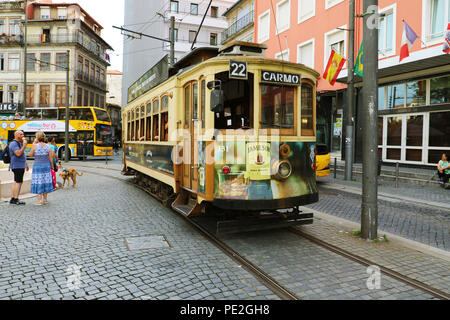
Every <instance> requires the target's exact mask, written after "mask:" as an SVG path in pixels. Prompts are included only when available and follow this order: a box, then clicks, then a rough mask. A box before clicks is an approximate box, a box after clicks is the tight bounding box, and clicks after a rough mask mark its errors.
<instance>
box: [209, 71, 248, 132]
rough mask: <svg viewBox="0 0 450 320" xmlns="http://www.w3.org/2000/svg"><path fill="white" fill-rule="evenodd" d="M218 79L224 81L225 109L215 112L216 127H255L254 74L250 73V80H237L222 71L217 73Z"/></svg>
mask: <svg viewBox="0 0 450 320" xmlns="http://www.w3.org/2000/svg"><path fill="white" fill-rule="evenodd" d="M216 80H220V81H221V82H222V90H223V92H224V111H223V112H220V113H215V116H214V127H215V128H216V129H251V128H253V94H254V93H253V74H252V73H249V74H248V80H236V79H229V77H228V72H222V73H218V74H216ZM202 99H203V98H202ZM202 117H203V112H202Z"/></svg>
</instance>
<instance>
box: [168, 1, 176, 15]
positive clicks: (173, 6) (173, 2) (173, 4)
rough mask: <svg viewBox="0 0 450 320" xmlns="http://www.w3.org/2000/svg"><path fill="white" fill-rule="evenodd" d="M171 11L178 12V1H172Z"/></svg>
mask: <svg viewBox="0 0 450 320" xmlns="http://www.w3.org/2000/svg"><path fill="white" fill-rule="evenodd" d="M170 11H171V12H174V13H178V1H170Z"/></svg>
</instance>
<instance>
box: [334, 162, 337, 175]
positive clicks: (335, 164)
mask: <svg viewBox="0 0 450 320" xmlns="http://www.w3.org/2000/svg"><path fill="white" fill-rule="evenodd" d="M336 173H337V158H334V179H336Z"/></svg>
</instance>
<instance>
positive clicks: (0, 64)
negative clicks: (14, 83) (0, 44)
mask: <svg viewBox="0 0 450 320" xmlns="http://www.w3.org/2000/svg"><path fill="white" fill-rule="evenodd" d="M0 71H5V56H4V55H3V53H0Z"/></svg>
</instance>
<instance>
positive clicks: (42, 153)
mask: <svg viewBox="0 0 450 320" xmlns="http://www.w3.org/2000/svg"><path fill="white" fill-rule="evenodd" d="M45 139H46V138H45V134H44V133H43V132H41V131H39V132H36V139H34V143H33V147H32V149H31V152H30V154H29V156H30V157H34V165H33V173H32V174H31V193H34V194H37V195H38V197H37V198H38V201H37V202H36V203H35V205H37V206H40V205H43V204H47V203H48V201H47V193H49V192H52V191H53V181H52V173H51V169H52V168H53V161H52V160H53V159H52V158H53V156H52V151H51V149H50V147H49V146H48V145H47V144H45ZM42 198H43V202H41V201H42Z"/></svg>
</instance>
